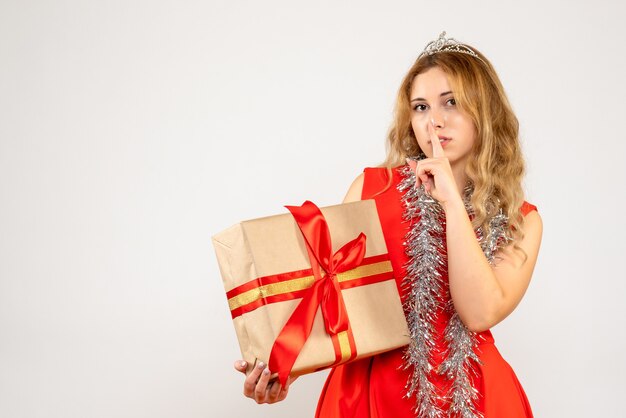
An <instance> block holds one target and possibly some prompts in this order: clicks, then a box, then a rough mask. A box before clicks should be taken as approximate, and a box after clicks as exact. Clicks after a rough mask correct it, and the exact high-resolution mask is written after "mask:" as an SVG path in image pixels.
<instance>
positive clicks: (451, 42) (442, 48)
mask: <svg viewBox="0 0 626 418" xmlns="http://www.w3.org/2000/svg"><path fill="white" fill-rule="evenodd" d="M437 52H460V53H461V54H467V55H471V56H472V57H476V58H478V59H479V60H481V61H482V59H481V58H480V57H479V56H478V54H476V52H474V51H473V50H472V48H470V47H469V46H467V45H465V44H462V43H460V42H459V41H457V40H456V39H454V38H446V32H445V31H444V32H441V35H439V38H438V39H436V40H434V41H431V42H429V43H428V45H426V48H424V50H423V51H422V53H421V54H419V56H418V57H417V59H420V58H422V57H423V56H424V55H433V54H436V53H437Z"/></svg>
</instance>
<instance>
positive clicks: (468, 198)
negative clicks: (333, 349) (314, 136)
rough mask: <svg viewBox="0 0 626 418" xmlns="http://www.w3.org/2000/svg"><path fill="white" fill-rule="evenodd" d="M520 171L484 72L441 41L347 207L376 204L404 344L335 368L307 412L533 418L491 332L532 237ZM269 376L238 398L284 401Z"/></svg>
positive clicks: (513, 291)
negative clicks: (399, 302) (405, 332)
mask: <svg viewBox="0 0 626 418" xmlns="http://www.w3.org/2000/svg"><path fill="white" fill-rule="evenodd" d="M523 172H524V163H523V159H522V155H521V152H520V146H519V138H518V122H517V119H516V117H515V115H514V114H513V111H512V110H511V107H510V104H509V102H508V100H507V98H506V95H505V93H504V89H503V87H502V85H501V83H500V80H499V79H498V76H497V75H496V72H495V70H494V68H493V67H492V65H491V64H490V63H489V61H488V60H487V58H485V56H484V55H482V54H481V53H480V52H478V51H477V50H476V49H475V48H472V47H470V46H468V45H465V44H460V43H458V42H456V41H455V40H454V39H447V38H445V32H444V33H443V34H441V36H440V37H439V39H437V40H436V41H433V42H431V43H429V44H428V46H427V47H426V49H425V50H424V52H422V53H421V54H420V56H419V57H418V58H417V60H416V61H415V63H414V64H413V66H412V67H411V68H410V69H409V72H408V73H407V75H406V77H405V78H404V81H403V82H402V85H401V86H400V90H399V92H398V97H397V103H396V109H395V117H394V121H393V124H392V126H391V129H390V131H389V135H388V155H387V159H386V161H385V163H384V166H383V167H379V168H366V169H365V170H364V172H363V174H361V175H360V176H359V177H357V179H356V180H355V181H354V183H353V184H352V186H351V187H350V189H349V191H348V193H347V196H346V198H345V201H346V202H349V201H354V200H358V199H374V200H375V201H376V205H377V209H378V213H379V216H380V219H381V224H382V227H383V232H384V234H385V240H386V243H387V248H388V250H389V253H390V255H391V258H392V264H393V268H394V272H395V274H396V277H397V278H398V279H397V280H398V286H399V289H400V292H401V296H402V298H403V301H404V305H405V312H406V315H407V320H408V323H409V329H410V330H411V340H412V342H411V344H410V345H409V346H408V348H406V349H399V350H395V351H391V352H387V353H383V354H380V355H377V356H374V357H371V358H367V359H363V360H359V361H356V362H352V363H348V364H344V365H340V366H337V367H335V368H333V369H332V370H331V373H330V374H329V376H328V379H327V381H326V384H325V386H324V389H323V391H322V395H321V397H320V401H319V404H318V408H317V414H316V416H317V417H321V418H327V417H341V418H347V417H356V418H370V417H372V418H373V417H380V418H405V417H406V418H409V417H411V418H413V417H420V418H421V417H456V416H459V417H480V416H483V417H485V418H514V417H515V418H516V417H532V412H531V409H530V406H529V404H528V401H527V399H526V395H525V394H524V391H523V389H522V387H521V385H520V384H519V382H518V380H517V378H516V376H515V374H514V372H513V370H512V369H511V368H510V366H509V365H508V364H507V363H506V362H505V360H504V359H503V358H502V357H501V356H500V353H499V352H498V350H497V349H496V347H495V346H494V340H493V337H492V335H491V332H490V331H489V328H491V327H492V326H494V325H495V324H497V323H499V322H500V321H502V320H503V319H504V318H506V317H507V316H508V315H509V314H510V313H511V312H512V311H513V309H515V307H516V306H517V305H518V303H519V302H520V300H521V299H522V296H523V295H524V293H525V291H526V289H527V287H528V284H529V282H530V279H531V275H532V272H533V268H534V266H535V262H536V259H537V254H538V251H539V245H540V242H541V234H542V224H541V218H540V216H539V214H538V213H537V211H536V207H534V206H533V205H531V204H529V203H527V202H525V201H524V194H523V191H522V187H521V180H522V176H523ZM235 368H236V369H237V370H239V371H243V370H245V367H244V365H242V364H241V362H237V363H235ZM269 376H270V372H269V370H267V367H266V366H265V365H263V364H261V365H260V367H258V368H257V369H255V370H254V371H253V372H252V373H251V374H250V375H249V376H248V377H247V378H246V380H245V383H244V394H245V395H246V396H248V397H251V398H253V399H255V400H256V401H257V402H259V403H273V402H277V401H280V400H283V399H284V398H285V397H286V396H287V392H288V387H289V384H290V382H288V384H287V385H286V387H281V386H280V385H279V384H278V383H273V384H270V383H269Z"/></svg>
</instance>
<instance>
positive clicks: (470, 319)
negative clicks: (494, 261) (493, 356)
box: [443, 199, 504, 331]
mask: <svg viewBox="0 0 626 418" xmlns="http://www.w3.org/2000/svg"><path fill="white" fill-rule="evenodd" d="M443 207H444V210H445V213H446V241H447V250H448V279H449V283H450V295H451V297H452V301H453V303H454V307H455V309H456V311H457V312H458V314H459V316H460V317H461V320H462V321H463V323H464V324H465V325H466V326H467V327H468V328H470V329H471V330H473V331H482V330H485V329H488V328H489V327H491V326H492V325H494V324H495V323H497V318H499V317H500V315H499V307H500V306H501V305H502V301H503V299H504V294H503V290H502V287H501V286H500V284H499V283H498V281H497V279H496V276H495V274H494V272H493V269H492V267H491V265H490V264H489V262H488V261H487V258H486V257H485V255H484V253H483V251H482V249H481V248H480V245H479V244H478V241H477V239H476V234H475V232H474V229H473V227H472V223H471V222H470V220H469V217H468V215H467V212H466V210H465V207H464V204H463V202H462V200H461V199H458V200H454V201H453V202H450V203H447V204H444V205H443Z"/></svg>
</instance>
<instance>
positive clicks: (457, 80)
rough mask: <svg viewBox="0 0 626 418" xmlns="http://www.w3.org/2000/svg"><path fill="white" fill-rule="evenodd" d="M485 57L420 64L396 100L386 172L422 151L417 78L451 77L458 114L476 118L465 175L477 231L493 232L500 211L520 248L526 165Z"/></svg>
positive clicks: (429, 58)
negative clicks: (416, 124)
mask: <svg viewBox="0 0 626 418" xmlns="http://www.w3.org/2000/svg"><path fill="white" fill-rule="evenodd" d="M472 49H473V50H474V51H475V52H476V54H477V55H478V56H479V57H480V59H477V58H476V57H473V56H471V55H467V54H462V53H455V52H438V53H436V54H433V55H424V56H422V57H421V58H419V59H417V60H416V61H415V63H414V64H413V66H412V67H411V68H410V69H409V71H408V73H407V74H406V76H405V77H404V80H403V81H402V84H401V86H400V89H399V91H398V96H397V100H396V106H395V112H394V119H393V122H392V124H391V127H390V129H389V133H388V136H387V158H386V160H385V162H384V163H383V166H386V167H396V166H398V165H402V164H404V163H405V159H406V157H409V156H417V155H418V154H420V153H421V149H420V147H419V145H418V143H417V140H416V138H415V134H414V133H413V129H412V128H411V112H412V108H411V104H410V94H411V87H412V84H413V81H414V79H415V77H416V76H417V75H418V74H421V73H423V72H425V71H426V70H428V69H430V68H433V67H438V68H440V69H441V70H442V71H443V72H444V73H446V75H447V76H448V81H449V83H450V85H451V88H452V91H453V93H454V98H455V100H456V104H457V106H458V107H459V109H460V110H461V111H463V112H465V113H466V114H468V115H469V117H470V118H471V119H472V121H473V123H474V127H475V129H476V141H475V143H474V147H473V149H472V154H473V155H472V157H470V158H469V159H468V163H467V166H466V169H465V171H466V174H467V177H468V179H469V181H470V182H471V184H472V186H473V189H474V191H473V193H472V197H471V204H472V207H473V209H474V218H473V220H472V223H473V226H474V228H477V227H481V228H482V229H483V231H484V232H485V233H489V232H490V228H489V224H488V222H489V219H490V218H491V217H492V216H493V215H495V214H496V213H498V211H499V210H500V209H502V211H503V212H504V214H506V215H507V216H508V218H509V224H510V226H511V234H512V238H513V240H512V242H511V243H513V244H514V247H515V248H518V247H517V242H518V241H519V240H520V239H521V238H522V233H521V231H522V229H521V225H522V224H523V216H522V214H521V211H520V208H521V206H522V203H523V201H524V193H523V191H522V185H521V182H522V178H523V175H524V160H523V157H522V152H521V148H520V144H519V123H518V121H517V118H516V117H515V114H514V113H513V110H512V109H511V105H510V104H509V101H508V99H507V97H506V94H505V92H504V88H503V87H502V83H501V82H500V79H499V78H498V75H497V74H496V71H495V69H494V68H493V66H492V65H491V63H490V62H489V61H488V60H487V58H485V56H484V55H483V54H481V53H480V52H479V51H477V50H476V49H474V48H473V47H472Z"/></svg>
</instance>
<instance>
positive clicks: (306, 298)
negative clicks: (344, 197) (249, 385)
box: [213, 200, 409, 383]
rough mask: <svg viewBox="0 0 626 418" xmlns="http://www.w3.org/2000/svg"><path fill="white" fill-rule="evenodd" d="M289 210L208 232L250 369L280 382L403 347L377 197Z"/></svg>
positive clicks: (405, 336)
mask: <svg viewBox="0 0 626 418" xmlns="http://www.w3.org/2000/svg"><path fill="white" fill-rule="evenodd" d="M287 208H288V209H289V210H290V212H291V214H284V215H276V216H270V217H266V218H259V219H254V220H250V221H244V222H241V223H239V224H237V225H235V226H233V227H231V228H229V229H227V230H225V231H223V232H221V233H219V234H217V235H215V236H214V237H213V245H214V247H215V251H216V254H217V258H218V263H219V266H220V271H221V274H222V278H223V282H224V288H225V290H226V295H227V299H228V305H229V307H230V311H231V314H232V318H233V322H234V325H235V330H236V333H237V338H238V340H239V345H240V348H241V354H242V358H243V359H244V360H246V361H247V363H248V365H249V366H248V371H250V370H251V368H252V367H254V365H255V364H256V363H257V362H258V361H263V362H265V363H266V364H268V365H269V368H270V370H271V371H272V372H277V373H278V378H279V379H280V381H281V382H282V383H285V381H286V380H287V377H288V376H289V375H294V376H295V375H301V374H305V373H310V372H313V371H317V370H321V369H324V368H327V367H331V366H334V365H337V364H341V363H345V362H348V361H351V360H354V359H358V358H362V357H366V356H371V355H374V354H378V353H381V352H384V351H388V350H392V349H395V348H398V347H402V346H404V345H406V344H408V342H409V337H408V330H407V325H406V319H405V316H404V311H403V309H402V304H401V301H400V296H399V294H398V289H397V285H396V280H395V278H394V274H393V269H392V267H391V262H390V260H389V255H388V253H387V248H386V245H385V240H384V236H383V233H382V229H381V226H380V221H379V219H378V214H377V211H376V204H375V202H374V201H373V200H365V201H359V202H353V203H346V204H341V205H336V206H329V207H325V208H322V209H321V210H320V209H319V208H318V207H317V206H315V205H314V204H313V203H311V202H305V203H304V204H303V205H302V206H299V207H293V206H288V207H287Z"/></svg>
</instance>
